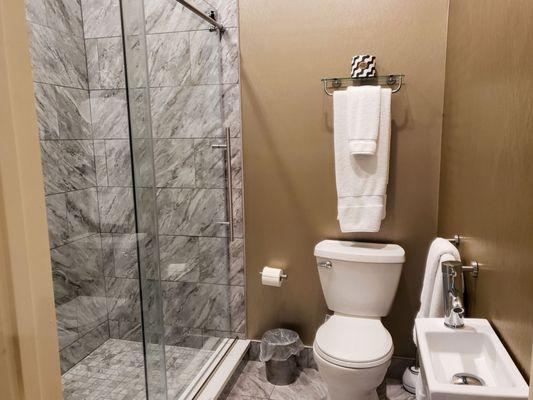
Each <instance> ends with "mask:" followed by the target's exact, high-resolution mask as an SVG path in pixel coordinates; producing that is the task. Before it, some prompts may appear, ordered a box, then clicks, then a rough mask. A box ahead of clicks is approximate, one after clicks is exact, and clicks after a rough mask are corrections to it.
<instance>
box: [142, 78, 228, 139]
mask: <svg viewBox="0 0 533 400" xmlns="http://www.w3.org/2000/svg"><path fill="white" fill-rule="evenodd" d="M151 92H152V96H151V108H152V120H153V133H154V137H158V138H207V137H222V136H223V135H224V132H223V130H222V123H221V118H222V117H221V112H222V111H221V101H220V98H221V96H220V88H219V86H218V85H206V86H182V87H165V88H155V89H152V90H151Z"/></svg>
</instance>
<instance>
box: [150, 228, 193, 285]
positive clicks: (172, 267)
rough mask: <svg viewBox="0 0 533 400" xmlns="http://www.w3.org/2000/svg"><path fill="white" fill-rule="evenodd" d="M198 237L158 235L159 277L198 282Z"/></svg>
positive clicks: (167, 279)
mask: <svg viewBox="0 0 533 400" xmlns="http://www.w3.org/2000/svg"><path fill="white" fill-rule="evenodd" d="M198 240H199V238H198V237H193V236H166V235H161V236H159V257H160V260H161V261H160V268H161V279H163V280H166V281H181V282H198V281H199V279H200V267H199V261H200V260H199V247H198Z"/></svg>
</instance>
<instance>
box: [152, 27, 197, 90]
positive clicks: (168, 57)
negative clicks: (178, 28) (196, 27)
mask: <svg viewBox="0 0 533 400" xmlns="http://www.w3.org/2000/svg"><path fill="white" fill-rule="evenodd" d="M146 42H147V47H148V70H149V76H150V86H151V87H157V86H178V85H184V84H187V83H189V82H190V75H191V63H190V48H189V33H188V32H176V33H162V34H157V35H147V37H146Z"/></svg>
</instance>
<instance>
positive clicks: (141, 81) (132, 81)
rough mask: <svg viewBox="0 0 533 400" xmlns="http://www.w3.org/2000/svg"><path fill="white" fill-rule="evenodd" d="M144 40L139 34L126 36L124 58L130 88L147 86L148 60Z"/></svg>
mask: <svg viewBox="0 0 533 400" xmlns="http://www.w3.org/2000/svg"><path fill="white" fill-rule="evenodd" d="M145 54H148V52H147V46H146V41H144V40H141V37H140V36H137V35H129V36H127V37H126V58H127V60H128V65H127V66H128V86H129V87H130V88H146V87H148V79H147V73H148V60H147V57H146V56H145Z"/></svg>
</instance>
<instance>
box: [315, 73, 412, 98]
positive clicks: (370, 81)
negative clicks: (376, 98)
mask: <svg viewBox="0 0 533 400" xmlns="http://www.w3.org/2000/svg"><path fill="white" fill-rule="evenodd" d="M404 78H405V75H397V74H392V75H379V76H373V77H370V78H352V77H349V78H322V82H323V83H324V92H325V93H326V94H327V95H328V96H333V93H330V92H329V91H328V87H329V86H331V87H332V88H333V89H338V88H340V87H341V86H342V84H343V83H345V82H346V83H349V84H347V86H359V85H376V84H378V85H387V86H389V87H391V89H392V93H396V92H398V91H400V89H401V88H402V85H403V81H404Z"/></svg>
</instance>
